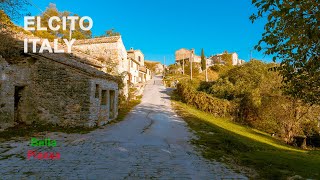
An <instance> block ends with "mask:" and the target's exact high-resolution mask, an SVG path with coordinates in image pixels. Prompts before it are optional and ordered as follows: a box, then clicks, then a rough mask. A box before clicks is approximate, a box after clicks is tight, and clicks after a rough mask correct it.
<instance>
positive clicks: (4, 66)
mask: <svg viewBox="0 0 320 180" xmlns="http://www.w3.org/2000/svg"><path fill="white" fill-rule="evenodd" d="M82 66H83V67H87V68H88V70H87V71H85V70H81V69H79V68H76V67H73V66H70V64H69V65H68V64H64V63H62V62H57V61H52V60H50V59H47V58H45V57H40V58H35V57H33V56H31V57H25V58H24V60H23V61H19V63H18V64H8V63H7V62H6V61H5V60H4V59H3V58H0V77H1V79H0V126H1V127H0V129H6V128H8V127H12V126H14V125H16V124H17V123H18V121H20V122H23V123H26V124H31V123H33V122H37V123H43V124H46V123H50V124H58V125H60V126H72V127H75V126H94V125H101V124H105V123H106V122H107V121H109V120H111V119H110V117H109V113H108V111H109V106H108V105H106V107H102V106H101V109H100V104H99V103H97V102H95V101H94V100H93V97H94V93H95V92H94V91H95V90H93V89H94V87H95V84H100V85H101V87H102V88H104V89H107V90H114V91H115V99H114V101H115V103H114V104H115V112H114V114H115V116H114V117H116V115H117V112H118V111H117V108H116V105H117V103H118V102H117V100H118V98H117V97H118V84H117V83H116V82H114V81H112V80H107V79H105V78H101V77H97V74H99V73H97V74H96V75H94V74H92V73H88V72H90V71H94V69H92V68H91V67H90V66H84V65H82ZM100 93H101V92H100ZM99 98H100V97H99ZM17 100H19V101H17ZM97 101H101V100H100V99H99V100H97ZM113 119H114V118H113Z"/></svg>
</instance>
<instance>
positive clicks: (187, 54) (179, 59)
mask: <svg viewBox="0 0 320 180" xmlns="http://www.w3.org/2000/svg"><path fill="white" fill-rule="evenodd" d="M224 54H229V55H231V58H232V65H233V66H238V65H242V64H244V63H245V61H244V60H242V59H239V55H238V54H237V53H228V52H224V53H220V54H216V55H212V56H210V57H206V62H207V67H210V66H214V65H226V62H225V60H223V58H222V56H223V55H224ZM175 59H176V63H178V64H182V63H183V61H185V62H187V61H188V62H190V60H191V62H193V63H201V56H198V55H196V53H195V50H194V49H191V50H188V49H185V48H182V49H179V50H177V51H176V52H175Z"/></svg>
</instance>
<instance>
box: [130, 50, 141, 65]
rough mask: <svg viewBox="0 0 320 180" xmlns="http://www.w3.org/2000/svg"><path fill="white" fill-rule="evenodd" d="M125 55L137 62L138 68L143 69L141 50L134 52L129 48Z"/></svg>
mask: <svg viewBox="0 0 320 180" xmlns="http://www.w3.org/2000/svg"><path fill="white" fill-rule="evenodd" d="M127 54H128V57H129V58H131V59H135V60H136V61H138V63H139V65H140V66H142V67H144V54H143V53H142V52H141V50H134V49H133V48H130V50H129V51H127Z"/></svg>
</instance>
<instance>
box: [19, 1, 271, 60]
mask: <svg viewBox="0 0 320 180" xmlns="http://www.w3.org/2000/svg"><path fill="white" fill-rule="evenodd" d="M32 2H33V3H34V4H36V5H37V6H38V7H39V8H40V9H42V10H45V8H46V7H47V6H48V5H49V3H54V4H56V6H57V8H58V9H59V11H65V10H67V11H70V12H72V13H76V14H78V15H80V16H90V17H91V18H92V19H93V21H94V25H93V29H92V32H93V34H94V35H100V34H103V33H104V31H105V30H108V29H111V28H115V30H116V31H117V32H120V33H121V35H122V38H123V41H124V44H125V46H126V48H127V49H130V48H131V47H133V48H135V49H140V50H142V51H143V53H144V54H145V58H146V59H148V60H155V61H163V59H164V56H166V59H167V64H171V63H173V62H174V52H175V50H177V49H180V48H190V49H191V48H195V49H196V53H197V54H199V55H200V52H201V49H202V48H204V50H205V54H206V55H207V56H209V55H212V54H217V53H221V52H223V51H224V50H228V51H229V52H237V53H238V54H239V57H240V58H241V59H244V60H246V61H248V60H249V59H250V50H252V49H253V47H254V45H255V44H257V42H258V41H259V39H260V38H261V34H262V33H263V27H264V23H265V21H264V20H260V21H258V22H256V23H255V24H252V23H251V21H250V20H249V16H250V15H251V14H252V13H253V12H255V8H254V7H253V6H252V5H251V0H228V1H224V0H197V1H192V0H184V1H182V0H161V1H155V0H112V1H109V0H90V1H88V0H69V1H66V0H33V1H32ZM28 12H30V13H31V15H38V14H40V13H41V12H40V11H39V10H38V9H37V8H35V7H33V6H30V7H29V8H28ZM21 20H23V17H22V19H21ZM252 55H253V57H254V58H257V59H261V60H264V61H271V58H270V57H265V56H264V55H263V54H262V53H259V52H256V51H253V52H252Z"/></svg>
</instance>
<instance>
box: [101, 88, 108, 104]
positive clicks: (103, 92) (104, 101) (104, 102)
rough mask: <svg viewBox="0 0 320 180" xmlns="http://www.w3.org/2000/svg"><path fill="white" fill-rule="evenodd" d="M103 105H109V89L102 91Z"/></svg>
mask: <svg viewBox="0 0 320 180" xmlns="http://www.w3.org/2000/svg"><path fill="white" fill-rule="evenodd" d="M101 105H107V90H102V91H101Z"/></svg>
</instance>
